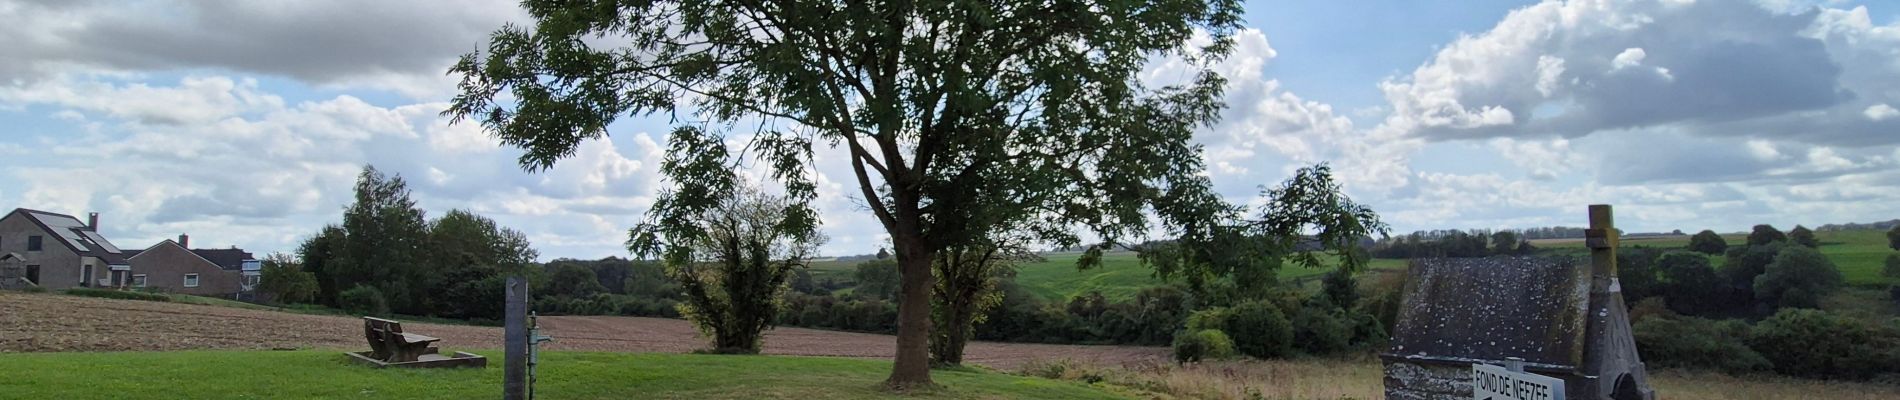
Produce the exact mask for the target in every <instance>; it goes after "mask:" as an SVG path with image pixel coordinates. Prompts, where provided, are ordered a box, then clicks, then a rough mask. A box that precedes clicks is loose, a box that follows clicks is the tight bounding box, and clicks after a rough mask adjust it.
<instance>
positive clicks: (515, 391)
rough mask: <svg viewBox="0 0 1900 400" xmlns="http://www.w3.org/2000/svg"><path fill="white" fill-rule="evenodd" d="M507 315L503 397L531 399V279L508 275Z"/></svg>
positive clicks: (502, 374) (508, 399) (504, 320)
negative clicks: (529, 309) (529, 358)
mask: <svg viewBox="0 0 1900 400" xmlns="http://www.w3.org/2000/svg"><path fill="white" fill-rule="evenodd" d="M507 292H508V297H507V306H506V307H505V308H504V309H505V311H504V312H506V313H507V315H504V316H503V317H502V321H503V328H502V333H503V335H506V338H505V339H504V340H503V341H502V342H503V344H502V345H503V346H507V348H506V350H504V351H503V358H502V362H503V365H502V370H501V376H502V378H501V382H502V383H501V398H502V399H505V400H527V399H528V280H527V279H526V278H523V277H520V276H511V277H508V287H507Z"/></svg>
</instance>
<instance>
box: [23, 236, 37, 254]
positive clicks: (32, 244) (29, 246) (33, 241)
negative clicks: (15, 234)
mask: <svg viewBox="0 0 1900 400" xmlns="http://www.w3.org/2000/svg"><path fill="white" fill-rule="evenodd" d="M26 251H40V237H39V236H27V237H26Z"/></svg>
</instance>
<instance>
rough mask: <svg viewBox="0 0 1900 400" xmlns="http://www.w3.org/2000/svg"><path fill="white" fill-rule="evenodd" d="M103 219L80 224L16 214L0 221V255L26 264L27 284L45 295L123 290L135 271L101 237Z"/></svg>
mask: <svg viewBox="0 0 1900 400" xmlns="http://www.w3.org/2000/svg"><path fill="white" fill-rule="evenodd" d="M98 228H99V213H92V214H89V215H88V216H87V221H86V222H80V221H79V219H78V218H74V217H73V216H71V215H66V214H59V213H53V212H46V211H39V210H30V209H25V208H19V209H14V210H13V212H10V213H7V215H6V217H4V218H0V254H7V253H12V254H15V255H17V257H19V258H20V259H19V260H18V261H16V262H18V263H22V264H25V273H24V274H23V275H24V276H25V277H26V280H28V281H31V282H33V283H34V284H35V285H38V286H40V287H44V288H47V289H65V288H71V287H123V286H125V285H127V284H128V283H130V282H131V273H130V271H131V269H132V266H131V264H130V263H128V262H127V261H126V259H125V255H124V254H123V252H122V251H120V250H119V248H118V247H117V246H113V245H112V242H111V241H108V240H106V238H105V236H101V235H99V229H98Z"/></svg>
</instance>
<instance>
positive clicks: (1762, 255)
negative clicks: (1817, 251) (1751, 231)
mask: <svg viewBox="0 0 1900 400" xmlns="http://www.w3.org/2000/svg"><path fill="white" fill-rule="evenodd" d="M1787 247H1788V246H1787V243H1782V242H1772V243H1769V244H1765V245H1760V246H1753V245H1751V246H1747V247H1741V248H1735V249H1730V250H1729V252H1728V259H1727V261H1724V262H1723V263H1722V275H1723V276H1724V277H1726V278H1728V280H1729V282H1731V283H1733V284H1734V285H1736V286H1738V287H1747V288H1753V287H1754V285H1755V278H1756V277H1759V276H1761V274H1763V273H1766V272H1768V265H1769V264H1774V263H1775V257H1776V256H1777V255H1779V254H1781V250H1782V249H1784V248H1787Z"/></svg>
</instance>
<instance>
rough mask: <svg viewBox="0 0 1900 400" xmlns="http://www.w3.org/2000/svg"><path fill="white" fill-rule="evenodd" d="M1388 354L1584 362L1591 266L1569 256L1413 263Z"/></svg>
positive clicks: (1560, 364)
mask: <svg viewBox="0 0 1900 400" xmlns="http://www.w3.org/2000/svg"><path fill="white" fill-rule="evenodd" d="M1407 274H1408V277H1407V279H1406V282H1405V292H1404V295H1405V302H1404V305H1403V306H1401V307H1400V309H1399V315H1398V320H1397V321H1396V322H1395V323H1394V324H1393V329H1392V347H1391V349H1389V350H1388V352H1387V353H1386V354H1385V355H1386V356H1388V357H1395V358H1400V359H1412V360H1429V361H1450V362H1474V361H1480V360H1483V361H1503V360H1505V359H1506V358H1507V357H1520V358H1523V359H1524V361H1525V362H1526V363H1527V364H1530V365H1533V366H1538V367H1542V368H1563V369H1574V368H1577V367H1579V366H1581V365H1582V361H1583V360H1582V357H1583V352H1584V347H1585V346H1586V341H1585V340H1584V335H1585V333H1586V330H1587V329H1588V325H1587V319H1588V318H1587V317H1588V311H1587V310H1588V309H1589V306H1590V279H1589V275H1590V268H1589V266H1588V265H1586V264H1581V263H1579V262H1577V261H1576V260H1575V259H1572V258H1568V257H1555V258H1553V257H1490V258H1438V259H1419V260H1414V261H1413V262H1412V266H1411V268H1410V269H1409V270H1408V271H1407Z"/></svg>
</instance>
